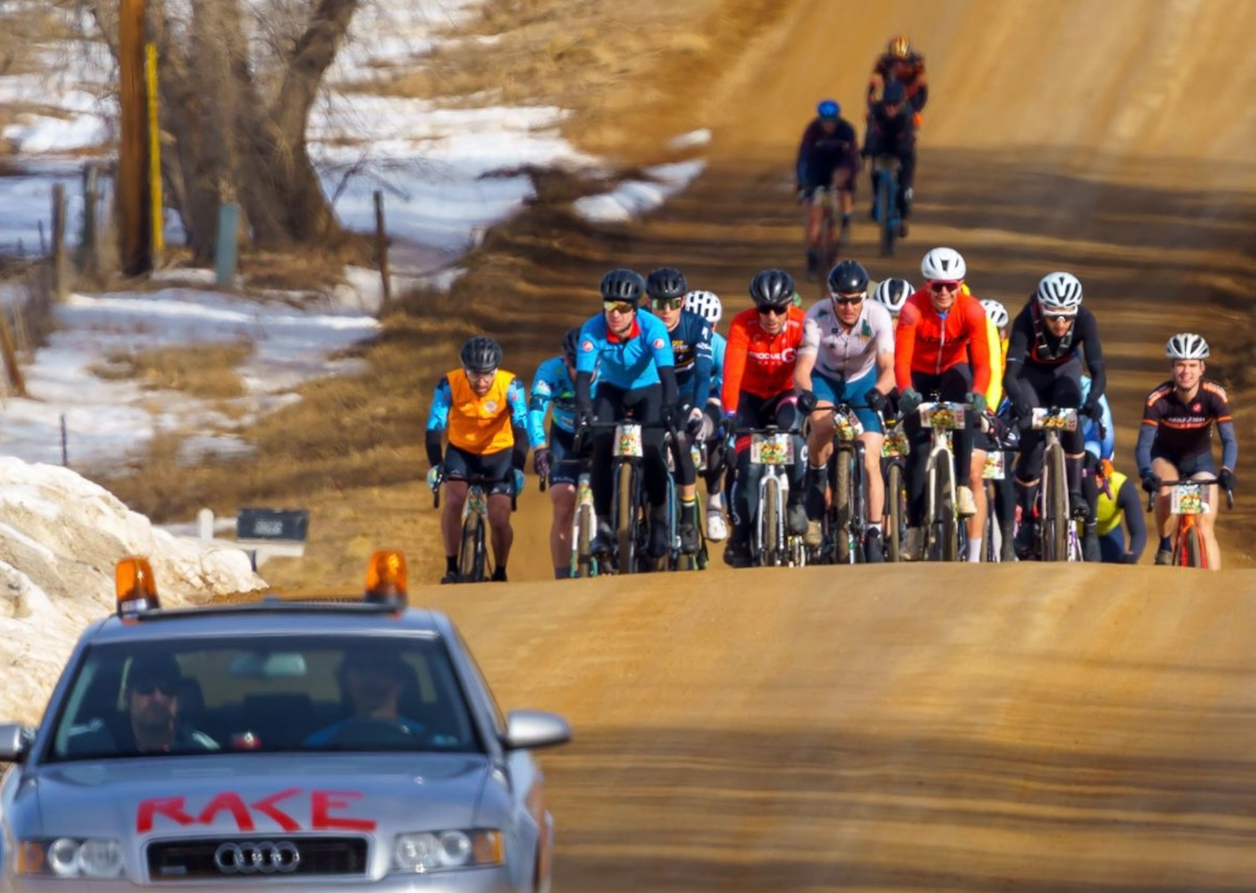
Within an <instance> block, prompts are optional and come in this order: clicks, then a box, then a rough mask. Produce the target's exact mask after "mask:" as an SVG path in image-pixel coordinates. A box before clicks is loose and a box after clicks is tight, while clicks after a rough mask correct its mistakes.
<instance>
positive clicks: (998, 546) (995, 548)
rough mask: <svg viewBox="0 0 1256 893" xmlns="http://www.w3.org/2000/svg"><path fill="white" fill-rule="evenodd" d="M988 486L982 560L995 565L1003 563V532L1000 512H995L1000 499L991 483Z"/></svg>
mask: <svg viewBox="0 0 1256 893" xmlns="http://www.w3.org/2000/svg"><path fill="white" fill-rule="evenodd" d="M985 484H986V525H985V528H984V529H983V530H982V532H981V560H982V561H985V562H987V563H995V564H997V563H998V562H1000V561H1002V558H1003V556H1002V548H1003V542H1002V531H1001V530H999V519H998V517H997V515H998V512H996V511H995V508H994V504H995V500H996V499H997V498H998V494H997V493H995V491H994V487H993V486H991V484H990V482H989V481H986V482H985Z"/></svg>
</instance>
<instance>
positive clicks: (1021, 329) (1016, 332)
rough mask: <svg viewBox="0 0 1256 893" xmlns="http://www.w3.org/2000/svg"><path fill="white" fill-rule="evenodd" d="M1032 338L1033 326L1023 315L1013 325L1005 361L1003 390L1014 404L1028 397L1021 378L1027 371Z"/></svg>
mask: <svg viewBox="0 0 1256 893" xmlns="http://www.w3.org/2000/svg"><path fill="white" fill-rule="evenodd" d="M1032 338H1033V324H1032V323H1030V321H1029V318H1028V317H1027V316H1026V315H1025V314H1024V313H1022V314H1020V315H1019V316H1017V317H1016V321H1015V322H1013V323H1012V334H1011V335H1010V336H1009V337H1008V342H1007V358H1006V359H1005V360H1004V361H1003V362H1004V368H1003V390H1004V391H1006V392H1007V396H1008V397H1009V398H1010V399H1011V401H1012V403H1013V404H1016V403H1017V402H1018V401H1021V400H1024V399H1025V398H1026V397H1028V395H1027V394H1026V393H1025V385H1023V384H1022V383H1021V380H1020V377H1021V372H1023V371H1024V369H1025V357H1026V356H1028V354H1029V342H1030V341H1031V340H1032Z"/></svg>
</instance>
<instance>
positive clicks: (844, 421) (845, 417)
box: [833, 409, 864, 442]
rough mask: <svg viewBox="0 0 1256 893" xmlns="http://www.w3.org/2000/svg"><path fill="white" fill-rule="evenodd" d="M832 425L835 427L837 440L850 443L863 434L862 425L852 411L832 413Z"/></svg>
mask: <svg viewBox="0 0 1256 893" xmlns="http://www.w3.org/2000/svg"><path fill="white" fill-rule="evenodd" d="M833 424H834V425H835V426H836V435H837V439H838V440H841V441H843V442H850V441H852V440H854V439H855V438H857V437H858V436H859V435H860V434H863V433H864V427H863V423H862V422H860V421H859V416H857V415H855V413H854V411H853V410H850V409H848V410H845V411H844V412H843V411H841V410H839V411H837V412H834V413H833Z"/></svg>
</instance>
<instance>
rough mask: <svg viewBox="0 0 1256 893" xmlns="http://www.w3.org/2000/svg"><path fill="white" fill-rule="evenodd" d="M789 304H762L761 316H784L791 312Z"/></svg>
mask: <svg viewBox="0 0 1256 893" xmlns="http://www.w3.org/2000/svg"><path fill="white" fill-rule="evenodd" d="M789 306H790V305H789V304H761V305H760V306H759V315H760V316H784V315H786V314H787V313H789Z"/></svg>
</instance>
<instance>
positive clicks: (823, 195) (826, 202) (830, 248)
mask: <svg viewBox="0 0 1256 893" xmlns="http://www.w3.org/2000/svg"><path fill="white" fill-rule="evenodd" d="M837 200H838V190H837V188H836V187H834V186H831V185H830V186H817V187H816V189H815V191H814V192H813V193H812V194H811V204H812V206H813V207H817V208H819V209H820V250H821V251H822V252H823V255H824V264H823V266H824V268H825V269H827V268H828V267H831V266H832V265H833V262H834V261H835V260H836V259H837V233H836V230H837V220H838V206H837Z"/></svg>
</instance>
